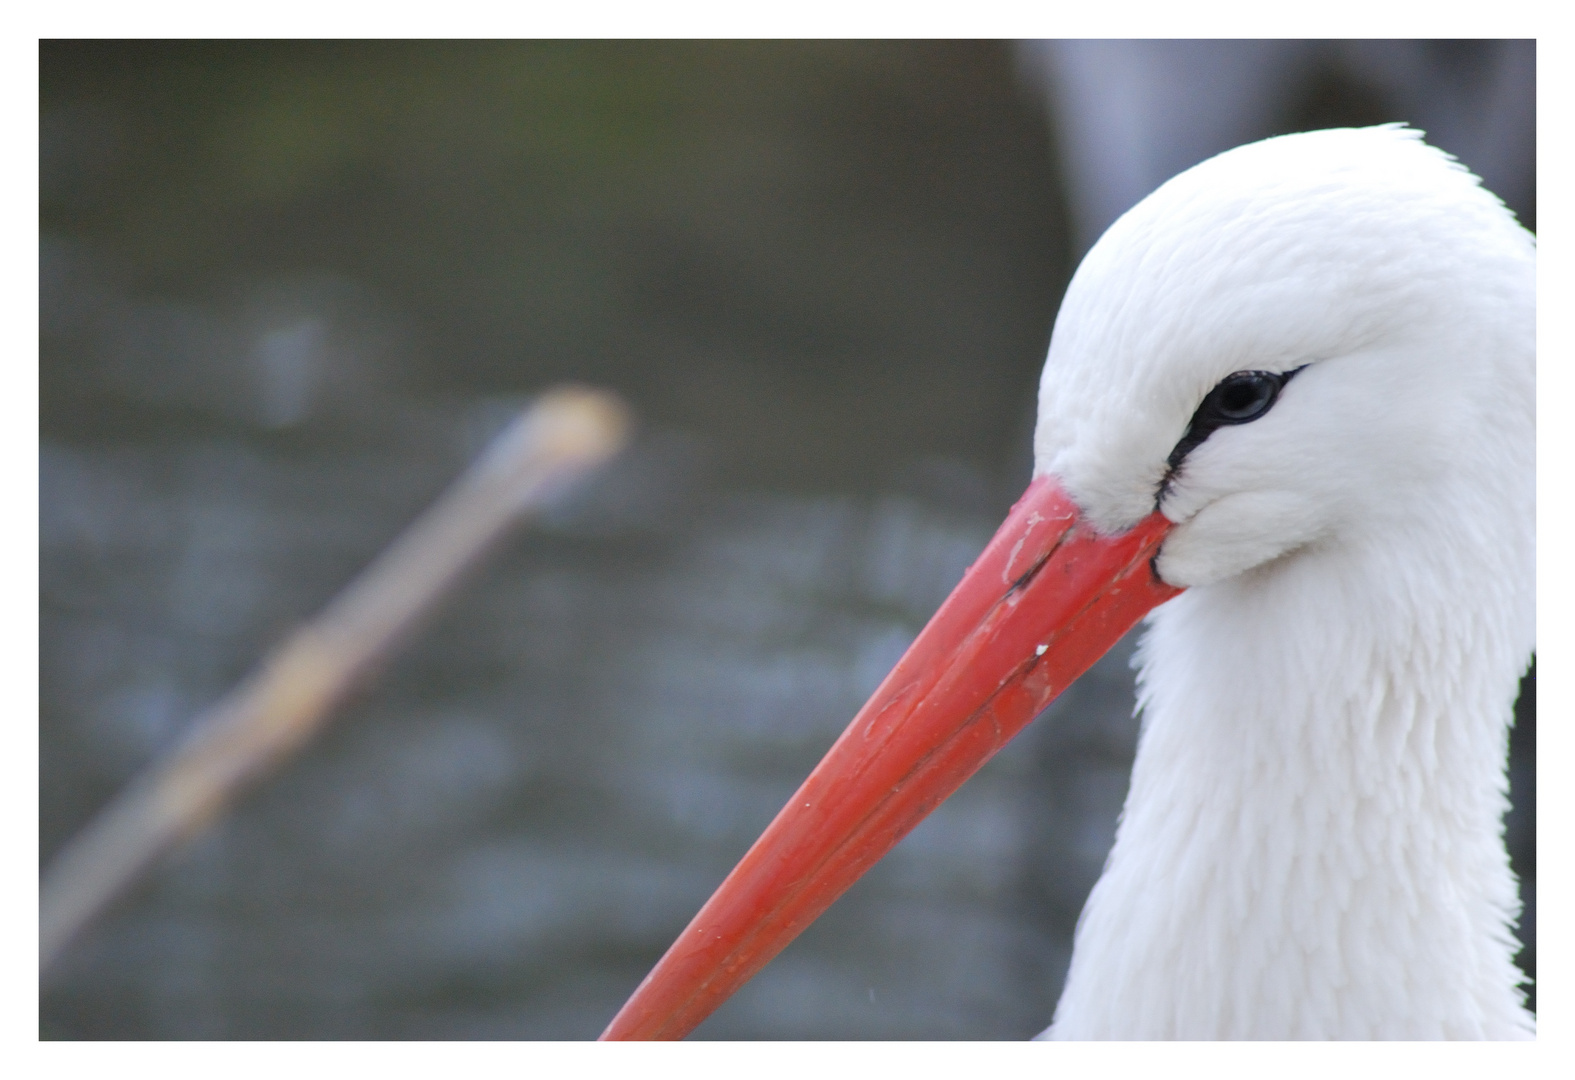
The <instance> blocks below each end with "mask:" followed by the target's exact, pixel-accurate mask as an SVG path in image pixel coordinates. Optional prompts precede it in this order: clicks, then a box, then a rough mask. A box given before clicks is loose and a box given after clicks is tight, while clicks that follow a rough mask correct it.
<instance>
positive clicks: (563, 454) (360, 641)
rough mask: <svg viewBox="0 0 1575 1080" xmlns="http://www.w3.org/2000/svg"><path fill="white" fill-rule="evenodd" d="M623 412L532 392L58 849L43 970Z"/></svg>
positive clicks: (602, 397)
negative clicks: (476, 451)
mask: <svg viewBox="0 0 1575 1080" xmlns="http://www.w3.org/2000/svg"><path fill="white" fill-rule="evenodd" d="M629 428H630V420H629V414H628V411H627V409H626V408H625V407H624V405H623V404H622V403H621V402H620V401H619V400H618V399H617V398H616V397H614V396H613V395H611V394H607V393H602V392H599V391H594V390H588V389H583V388H579V387H560V388H557V389H554V390H550V391H548V392H547V393H545V394H543V395H542V396H541V397H539V398H537V399H536V401H535V402H534V403H533V404H532V405H531V407H530V408H529V409H527V410H526V411H525V412H524V413H523V414H522V415H521V416H520V417H519V418H518V419H517V420H515V421H514V423H513V424H511V425H510V426H509V427H508V428H507V429H506V430H505V431H504V432H503V433H502V434H501V435H499V436H498V437H497V439H495V440H494V441H493V443H492V444H491V445H490V446H489V447H488V448H487V450H486V451H485V452H484V453H483V454H482V455H481V457H480V458H478V459H477V460H476V462H475V463H474V464H473V465H472V466H471V467H470V468H469V469H468V470H467V471H466V472H465V473H464V475H463V476H461V477H460V478H459V479H458V480H457V481H456V482H455V483H454V484H453V485H452V486H451V487H449V489H448V490H447V491H445V492H444V493H443V495H442V496H441V497H439V499H438V501H437V502H436V503H434V504H433V505H432V506H431V507H430V508H428V509H427V511H426V512H425V513H424V514H422V515H421V516H420V517H419V518H417V519H416V521H415V522H414V523H413V524H411V526H410V527H409V528H408V529H406V530H405V532H404V533H403V534H401V535H400V536H399V537H398V538H397V539H396V540H395V541H394V542H393V543H392V544H390V545H389V547H388V548H387V549H386V550H384V551H383V553H382V554H381V555H379V556H378V557H377V559H376V560H375V561H373V563H372V564H371V565H370V566H368V567H367V568H366V569H365V570H364V571H363V572H362V573H361V575H360V576H359V577H357V578H356V579H355V580H354V581H352V582H351V583H350V584H349V585H348V586H346V588H345V589H344V591H343V592H341V593H340V594H339V595H338V596H337V597H335V598H334V599H333V600H332V601H331V602H330V603H329V605H328V606H327V607H326V608H324V609H323V611H322V612H321V613H320V614H319V615H318V616H317V618H316V619H314V620H312V621H311V622H309V623H307V624H306V625H304V626H302V627H301V628H300V629H298V630H297V631H296V632H295V633H294V634H293V635H291V636H290V638H289V639H287V640H286V641H285V642H284V644H282V645H281V646H280V647H279V648H278V649H276V650H275V651H274V652H273V653H272V654H271V655H269V656H268V657H267V658H265V659H264V660H263V662H262V663H261V664H260V665H258V667H257V668H256V669H255V670H254V671H253V672H252V673H251V674H250V675H248V676H247V678H246V679H245V680H244V681H243V682H242V683H241V684H240V685H239V686H237V687H236V688H235V689H234V690H233V691H231V692H230V694H229V695H227V696H226V697H224V698H222V699H221V700H220V701H218V702H216V703H215V704H214V705H212V706H211V707H210V708H208V709H207V710H206V711H205V712H204V713H202V714H201V715H200V716H199V717H198V718H197V719H196V720H195V721H194V722H193V724H192V728H191V731H190V733H189V734H188V735H187V736H186V737H185V738H184V739H182V740H181V742H180V743H179V744H178V745H177V746H176V747H175V748H174V749H172V750H171V751H170V752H169V753H168V754H167V755H166V756H165V757H163V758H162V759H160V760H158V761H156V762H154V763H153V764H152V765H150V766H149V767H148V768H146V769H144V770H143V772H142V773H141V774H139V775H138V776H137V777H136V778H134V779H133V780H132V781H131V782H130V783H129V784H128V785H127V786H126V788H125V790H123V791H122V792H121V793H120V794H119V795H118V796H117V797H116V798H115V799H114V801H112V802H111V803H110V804H109V805H108V806H106V807H105V808H104V809H103V810H102V811H100V813H99V814H98V816H97V817H96V818H94V819H93V820H92V821H91V822H89V823H88V825H87V826H86V827H85V828H84V829H83V830H82V831H81V832H80V833H78V834H77V835H76V836H75V837H74V838H73V839H72V840H71V842H70V843H68V844H67V845H66V846H65V848H64V849H63V850H62V851H61V852H60V854H59V855H57V856H56V857H55V859H54V861H53V862H52V863H51V864H50V866H49V868H48V870H47V871H46V872H45V873H44V876H43V882H42V885H41V887H40V894H39V950H38V951H39V970H40V973H41V974H42V973H43V972H44V971H46V970H48V968H49V965H50V964H51V963H52V962H53V961H54V960H55V958H56V957H58V956H59V955H60V953H61V951H62V950H63V949H64V948H65V947H66V946H67V945H68V944H70V943H71V941H73V940H74V939H75V938H76V936H77V935H78V934H79V933H81V932H82V930H83V929H84V928H85V927H86V926H87V925H88V924H89V923H91V922H92V921H93V920H94V919H95V918H96V917H97V916H98V915H99V914H100V913H101V912H103V910H104V909H105V908H106V907H108V906H109V904H111V903H112V902H114V900H115V899H116V898H117V897H119V896H120V895H122V894H123V893H124V892H125V891H126V889H128V888H129V887H130V886H131V884H132V883H133V882H135V881H136V880H137V879H138V878H139V877H140V876H141V875H142V874H143V873H144V872H145V871H146V870H147V869H148V868H149V867H150V866H152V864H153V863H154V862H155V861H156V860H158V858H159V857H160V856H162V855H164V854H166V853H167V852H169V851H170V850H171V849H172V848H174V847H175V846H176V845H178V844H180V843H181V842H182V841H184V840H186V839H188V838H190V837H191V836H193V835H194V834H196V833H197V832H199V831H200V830H201V829H202V828H203V827H204V826H205V825H207V824H208V823H209V822H211V821H212V820H213V819H214V818H215V817H216V816H217V815H218V814H219V813H221V812H222V811H223V810H224V809H225V807H226V806H228V805H229V803H230V802H232V801H233V800H234V799H235V797H236V795H237V794H238V793H239V792H240V791H241V790H242V789H243V788H244V787H245V786H246V785H247V784H248V783H251V782H253V781H255V780H257V779H258V778H259V777H261V776H262V775H264V774H265V773H266V772H267V771H268V770H269V769H271V768H273V767H274V766H276V765H278V764H279V763H280V762H281V761H283V760H284V759H285V758H287V757H289V755H290V754H291V753H293V752H294V751H295V750H296V749H297V748H299V747H300V746H301V745H302V744H303V743H305V742H306V740H307V739H309V738H310V737H311V736H312V734H313V733H314V732H315V731H316V730H317V729H318V728H319V727H320V726H321V725H322V723H323V721H324V720H325V719H326V718H327V717H328V715H329V713H330V712H331V711H332V710H333V708H334V707H335V706H336V705H337V704H339V702H341V701H342V700H343V699H344V698H345V696H346V695H347V694H348V693H349V692H350V691H351V690H353V689H354V688H355V686H356V684H357V682H358V680H360V679H361V678H362V677H364V676H365V675H366V673H367V672H368V670H369V669H370V668H372V667H374V666H375V665H376V664H377V663H378V661H380V660H382V659H383V658H385V657H386V656H387V655H388V653H389V652H390V650H391V649H392V648H393V647H394V646H395V645H396V644H397V642H398V641H399V639H400V638H401V636H403V635H404V634H405V633H406V632H408V631H409V630H410V628H411V627H412V626H413V625H414V624H415V623H416V622H417V621H418V620H419V619H420V618H421V617H422V616H423V615H424V614H426V613H427V612H429V611H430V610H431V609H432V608H433V606H434V605H435V604H436V603H437V601H438V600H440V599H441V598H442V597H443V596H444V594H445V593H447V592H448V591H449V590H450V589H451V588H452V587H453V586H454V584H455V583H456V581H457V580H458V578H459V577H460V575H461V574H462V573H463V572H464V571H465V570H466V568H467V567H469V566H470V565H471V564H472V563H474V562H475V561H476V559H477V558H478V557H479V556H480V555H481V554H482V553H483V552H484V551H485V550H486V549H487V548H488V547H489V546H490V545H491V544H492V543H493V542H494V541H495V540H497V539H498V538H499V537H500V536H501V535H502V534H503V532H504V531H505V530H506V529H507V528H508V527H509V526H510V525H511V524H512V523H513V522H515V521H516V520H518V519H519V518H521V517H523V516H524V515H526V514H528V513H530V512H531V511H534V510H538V509H540V508H541V507H542V506H543V505H544V504H545V503H546V502H548V501H549V500H550V499H551V498H552V497H553V496H554V495H556V494H557V493H558V492H560V491H562V490H563V489H564V488H566V487H567V486H569V485H570V484H572V483H573V482H575V481H576V480H578V479H580V478H582V477H584V476H585V475H586V474H587V473H588V472H589V471H590V470H592V469H594V468H596V467H597V466H599V465H601V464H603V463H604V462H606V461H607V460H608V459H609V458H611V457H612V456H613V455H614V454H616V453H617V452H618V451H619V450H620V449H621V448H622V447H623V445H624V443H625V442H626V441H627V439H628V433H629Z"/></svg>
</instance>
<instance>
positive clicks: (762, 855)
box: [602, 477, 1180, 1039]
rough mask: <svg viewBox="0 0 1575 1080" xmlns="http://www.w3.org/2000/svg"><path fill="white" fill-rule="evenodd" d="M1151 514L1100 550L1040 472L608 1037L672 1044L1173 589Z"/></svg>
mask: <svg viewBox="0 0 1575 1080" xmlns="http://www.w3.org/2000/svg"><path fill="white" fill-rule="evenodd" d="M1169 528H1170V522H1168V521H1167V520H1166V519H1165V518H1164V517H1162V516H1161V515H1160V514H1158V513H1155V514H1151V515H1150V516H1149V517H1147V518H1145V519H1144V520H1143V521H1142V522H1140V523H1139V524H1138V525H1137V526H1136V527H1134V528H1133V529H1131V530H1130V531H1129V532H1126V533H1124V534H1122V535H1120V536H1115V537H1103V536H1100V535H1098V534H1097V533H1095V532H1094V531H1093V529H1092V528H1091V527H1090V526H1088V525H1085V524H1083V523H1082V522H1081V520H1080V517H1079V513H1078V510H1077V507H1076V506H1075V505H1074V504H1073V503H1072V500H1071V499H1070V498H1068V497H1067V495H1066V494H1065V493H1064V492H1063V491H1062V490H1061V487H1060V485H1059V484H1058V483H1056V482H1055V480H1054V479H1053V478H1050V477H1040V478H1039V479H1036V480H1035V481H1034V482H1033V483H1031V484H1029V485H1028V490H1027V491H1026V492H1025V493H1024V494H1023V497H1022V498H1021V499H1019V500H1018V502H1017V505H1016V506H1014V507H1013V508H1012V512H1011V514H1009V515H1008V516H1007V519H1006V523H1005V524H1004V525H1002V526H1001V528H1000V531H998V532H997V533H996V534H995V538H994V539H992V540H991V541H990V543H989V545H988V546H987V547H986V548H985V549H984V554H982V555H980V556H979V559H978V561H976V562H975V563H974V564H973V566H972V567H971V568H969V570H968V572H967V573H966V574H964V575H963V579H962V581H961V582H960V583H959V584H958V585H957V588H956V589H955V590H953V591H952V594H951V596H949V597H948V598H947V600H946V602H945V603H944V604H942V605H941V608H940V610H939V611H937V612H936V613H935V617H934V618H933V619H931V620H930V623H929V625H928V626H926V627H925V628H924V630H923V632H922V633H920V634H919V637H918V640H916V641H915V642H914V643H913V645H912V647H911V648H909V649H908V652H907V653H906V655H904V656H903V658H902V659H901V660H899V661H898V662H897V666H896V667H895V668H893V669H892V671H891V674H890V675H887V676H886V680H885V681H884V682H883V683H881V685H880V688H879V689H877V690H876V691H875V694H874V696H873V697H871V698H870V700H869V702H868V703H867V704H866V705H865V706H864V708H863V709H861V710H859V714H858V715H857V716H855V717H854V718H853V723H851V724H849V725H848V729H847V730H846V731H844V732H843V733H842V736H841V738H839V739H838V740H837V741H836V743H835V744H834V745H833V746H832V748H831V750H830V751H829V752H828V753H827V754H826V756H825V758H824V759H823V760H822V761H821V763H820V764H819V765H817V766H816V767H815V771H814V772H812V773H810V775H809V779H807V780H805V781H804V784H803V786H802V787H800V788H799V789H798V794H796V795H794V796H793V798H792V799H791V800H790V801H789V802H788V804H787V805H786V806H784V807H783V808H782V811H781V812H780V813H779V814H777V816H776V820H774V821H773V822H772V823H771V825H770V826H769V827H768V828H767V829H766V831H765V833H763V834H762V835H761V837H760V839H759V840H756V841H755V845H754V847H752V848H750V849H749V853H748V854H746V855H745V856H744V858H743V860H742V861H741V862H740V863H739V864H738V866H737V867H735V868H734V869H733V872H732V873H731V874H729V875H728V876H727V880H725V881H723V882H722V886H721V888H719V889H717V891H716V893H715V895H713V896H712V897H711V899H710V900H708V901H706V904H705V906H704V907H703V908H701V909H700V913H699V914H698V915H696V916H695V917H694V920H693V921H692V922H691V923H690V924H689V926H688V928H687V929H686V930H684V932H683V934H682V935H681V936H680V937H679V938H678V940H677V941H675V942H674V943H673V945H672V947H671V948H669V949H668V950H667V954H666V955H665V956H663V957H662V959H661V962H659V963H658V964H657V965H656V967H655V968H654V969H653V970H652V971H651V973H650V974H649V975H647V976H646V977H645V981H644V982H642V983H641V984H640V986H639V988H638V989H637V990H635V992H634V996H633V997H631V998H630V999H629V1001H628V1003H627V1004H625V1005H624V1007H623V1009H622V1011H620V1012H619V1013H618V1015H617V1016H615V1017H614V1018H613V1021H612V1023H611V1024H609V1025H607V1030H606V1031H604V1032H602V1038H603V1039H681V1038H683V1037H684V1036H685V1035H687V1034H688V1033H689V1032H690V1031H692V1030H694V1028H695V1027H696V1026H697V1025H698V1024H699V1023H700V1022H701V1021H702V1020H704V1019H705V1018H706V1017H707V1016H710V1015H711V1013H712V1012H713V1011H715V1010H716V1009H717V1007H718V1006H720V1005H721V1004H722V1003H723V1002H724V1001H726V1000H727V999H728V998H729V997H731V996H732V994H733V992H734V991H736V990H737V989H738V988H739V987H740V986H742V985H744V983H746V982H748V981H749V979H750V978H752V977H753V976H754V974H755V972H757V971H759V970H760V969H761V968H763V967H765V965H766V964H767V963H768V962H769V961H770V960H771V958H772V957H774V956H776V954H777V953H779V952H781V951H782V950H783V949H784V948H785V947H786V946H787V944H788V943H789V942H790V941H792V940H793V939H794V938H795V937H797V936H798V935H799V933H800V932H802V931H803V930H804V928H805V927H807V926H808V925H809V924H810V923H812V922H814V921H815V919H816V918H818V917H819V916H820V913H821V912H823V911H825V910H826V908H828V907H830V906H831V904H832V902H833V901H835V900H836V899H837V897H839V896H841V895H842V894H843V893H844V892H845V891H847V889H848V887H849V886H851V885H852V884H853V883H854V882H855V881H857V880H858V879H859V877H860V876H862V875H863V874H864V872H865V871H866V870H868V869H869V868H870V867H871V866H874V865H875V863H876V862H878V861H879V860H880V858H881V856H883V855H885V854H886V852H888V851H890V850H891V849H892V848H893V847H895V846H896V844H897V841H899V840H901V839H902V838H903V837H904V836H906V835H907V834H908V832H909V830H911V829H912V828H913V827H914V826H916V825H917V824H918V823H919V822H921V821H923V820H924V818H925V817H926V816H927V815H928V814H929V813H930V811H932V810H934V809H935V808H936V807H937V806H939V805H940V804H941V803H942V802H944V801H945V800H946V799H947V797H948V796H950V795H951V794H952V792H954V791H956V790H957V789H958V788H959V787H961V786H962V784H963V782H964V781H965V780H967V779H968V778H969V777H970V776H972V775H973V774H974V773H975V772H976V771H977V770H978V769H979V767H980V766H982V765H983V764H984V763H985V762H986V761H989V760H990V758H991V757H993V756H994V755H995V752H996V751H997V750H999V749H1001V747H1003V746H1005V745H1006V744H1007V742H1009V741H1010V740H1011V739H1012V737H1013V736H1014V735H1016V734H1017V733H1018V732H1019V731H1021V730H1022V729H1023V728H1024V727H1026V726H1027V724H1028V722H1029V721H1030V720H1032V719H1033V718H1034V717H1035V716H1037V715H1038V714H1039V713H1040V711H1042V710H1043V709H1044V707H1045V706H1046V705H1048V704H1050V702H1051V700H1053V699H1054V698H1055V696H1056V695H1057V694H1059V693H1060V692H1061V691H1062V690H1065V689H1066V688H1067V686H1068V685H1070V684H1071V682H1072V680H1074V679H1076V678H1077V677H1078V676H1079V675H1081V674H1082V673H1083V672H1084V671H1086V670H1087V669H1088V668H1089V667H1090V666H1091V665H1092V664H1093V663H1094V661H1096V660H1098V659H1099V658H1100V657H1101V656H1103V655H1104V654H1105V653H1106V652H1107V651H1108V650H1109V649H1110V647H1111V646H1112V645H1114V644H1115V643H1116V642H1117V641H1118V640H1120V638H1121V636H1122V635H1123V634H1125V633H1126V632H1127V631H1128V630H1129V629H1131V628H1132V626H1133V624H1135V623H1136V622H1137V621H1138V619H1140V618H1142V617H1143V615H1144V614H1145V613H1146V612H1148V611H1149V610H1151V609H1152V608H1154V607H1155V606H1157V605H1159V604H1161V603H1163V602H1164V601H1166V600H1168V599H1170V598H1171V597H1172V596H1174V595H1176V593H1177V592H1179V591H1180V590H1179V589H1175V588H1173V587H1171V586H1169V585H1166V584H1164V583H1163V582H1161V581H1160V580H1159V579H1158V578H1157V577H1156V576H1155V574H1154V572H1153V570H1152V569H1151V568H1150V560H1151V559H1152V558H1153V557H1154V555H1155V553H1156V552H1157V551H1158V550H1159V545H1160V542H1161V541H1162V540H1163V539H1164V537H1165V533H1166V531H1167V530H1168V529H1169Z"/></svg>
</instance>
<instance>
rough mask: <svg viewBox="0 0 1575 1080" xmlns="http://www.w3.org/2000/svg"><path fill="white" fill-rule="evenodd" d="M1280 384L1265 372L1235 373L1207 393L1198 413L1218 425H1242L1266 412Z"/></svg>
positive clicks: (1283, 378) (1283, 379) (1277, 377)
mask: <svg viewBox="0 0 1575 1080" xmlns="http://www.w3.org/2000/svg"><path fill="white" fill-rule="evenodd" d="M1284 381H1285V377H1284V376H1283V375H1272V374H1270V373H1269V372H1267V371H1238V372H1236V374H1234V375H1227V376H1226V377H1225V378H1224V380H1222V381H1221V382H1220V384H1219V385H1218V386H1216V387H1215V388H1214V389H1213V390H1211V391H1209V396H1208V397H1206V398H1204V400H1203V408H1202V409H1199V410H1198V412H1199V413H1200V414H1202V415H1209V416H1211V417H1212V418H1213V419H1214V420H1215V421H1216V422H1217V423H1220V424H1245V423H1247V422H1248V421H1249V420H1256V419H1258V417H1260V416H1262V415H1263V414H1264V413H1266V412H1268V411H1269V406H1270V405H1273V404H1274V399H1275V398H1276V397H1278V396H1279V394H1280V387H1281V385H1283V384H1284ZM1195 422H1196V421H1194V423H1195Z"/></svg>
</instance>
